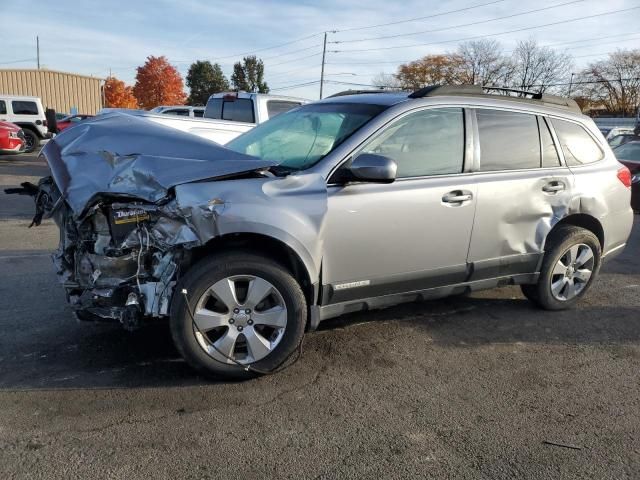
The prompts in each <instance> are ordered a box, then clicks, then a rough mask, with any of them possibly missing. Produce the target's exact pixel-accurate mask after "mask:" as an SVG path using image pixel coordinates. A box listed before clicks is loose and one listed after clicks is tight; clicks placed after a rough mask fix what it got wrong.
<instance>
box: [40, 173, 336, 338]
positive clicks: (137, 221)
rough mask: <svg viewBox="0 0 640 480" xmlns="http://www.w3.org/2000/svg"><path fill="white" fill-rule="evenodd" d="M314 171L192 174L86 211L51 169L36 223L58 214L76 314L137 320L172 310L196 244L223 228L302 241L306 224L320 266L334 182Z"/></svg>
mask: <svg viewBox="0 0 640 480" xmlns="http://www.w3.org/2000/svg"><path fill="white" fill-rule="evenodd" d="M306 177H307V178H305V179H304V180H300V179H293V178H291V177H289V178H285V179H276V178H239V179H236V180H233V181H225V182H219V181H210V182H196V183H189V184H185V185H180V186H178V187H176V188H175V189H172V190H171V194H170V195H169V196H168V197H167V198H164V199H163V200H162V201H161V202H156V203H150V202H146V201H142V200H131V199H109V200H101V201H98V202H97V203H95V204H94V205H92V206H91V207H89V208H87V209H85V211H84V212H83V213H82V215H80V216H76V215H74V212H73V210H72V209H71V208H70V207H69V205H68V203H67V202H65V201H64V196H63V194H62V193H61V192H60V191H59V190H58V188H57V186H56V184H55V182H54V181H53V180H52V179H51V178H50V177H48V178H45V179H43V180H41V181H40V183H39V185H38V186H37V187H36V186H33V185H31V186H30V187H29V188H30V189H31V191H32V192H33V191H34V189H36V188H37V194H36V196H35V198H36V200H37V207H36V210H37V213H36V217H35V219H34V222H35V223H36V224H39V223H40V221H41V220H42V219H43V218H44V219H46V218H53V220H54V221H55V223H56V224H57V225H58V227H59V229H60V242H59V245H58V248H57V250H56V251H55V252H54V253H53V255H52V258H53V263H54V265H55V270H56V274H57V276H58V278H59V280H60V281H61V283H62V284H63V286H64V288H65V290H66V293H67V298H68V301H69V304H70V305H71V307H72V308H73V309H74V311H75V313H76V316H77V317H78V318H79V319H82V320H102V321H116V322H120V323H122V325H123V326H124V327H125V328H127V329H134V328H136V327H138V326H139V324H140V323H141V321H143V320H145V319H152V318H162V317H166V316H168V315H169V311H170V304H171V298H172V296H173V294H174V292H175V288H176V283H177V281H178V280H179V278H180V277H181V275H183V274H184V273H185V272H186V271H187V270H188V268H189V267H190V266H191V264H192V263H193V252H194V249H195V248H196V247H202V246H204V245H206V244H207V243H208V242H209V241H211V240H212V239H214V238H216V237H219V236H221V235H229V234H233V233H248V232H256V233H257V232H261V233H263V234H265V233H268V234H269V235H272V236H273V237H275V238H278V237H280V239H281V240H282V241H284V242H289V243H293V242H295V241H296V240H295V238H294V237H293V236H290V237H288V235H290V233H288V232H286V231H285V230H286V227H287V226H289V227H290V228H293V229H295V230H296V231H298V232H304V233H303V234H302V235H303V237H304V235H306V236H308V238H303V239H302V241H301V242H300V245H297V248H296V249H297V251H298V252H300V257H301V258H302V261H303V262H304V263H305V265H306V266H307V268H308V270H309V272H310V274H312V275H313V274H314V273H313V272H314V271H315V270H314V268H315V265H319V263H320V255H321V253H320V252H321V242H320V241H319V240H318V239H320V238H322V227H323V222H324V218H325V214H326V203H327V202H326V186H325V183H324V181H323V179H322V178H321V177H320V176H317V177H316V176H306ZM301 189H304V191H305V195H303V196H302V200H301V199H300V196H296V197H295V198H296V199H297V202H292V199H293V197H292V196H291V194H292V192H296V191H298V192H299V191H300V190H301ZM300 202H302V204H303V205H300ZM301 207H302V208H301ZM279 225H280V226H281V228H278V226H279ZM270 229H271V230H270ZM303 244H307V245H314V247H315V248H314V249H313V250H309V249H305V248H304V246H303Z"/></svg>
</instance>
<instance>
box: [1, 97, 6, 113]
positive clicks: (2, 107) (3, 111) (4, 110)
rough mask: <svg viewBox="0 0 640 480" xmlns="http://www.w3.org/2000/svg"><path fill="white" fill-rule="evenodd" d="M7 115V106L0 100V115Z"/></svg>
mask: <svg viewBox="0 0 640 480" xmlns="http://www.w3.org/2000/svg"><path fill="white" fill-rule="evenodd" d="M6 114H7V104H6V103H5V102H4V100H0V115H6Z"/></svg>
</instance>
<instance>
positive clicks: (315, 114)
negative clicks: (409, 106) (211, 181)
mask: <svg viewBox="0 0 640 480" xmlns="http://www.w3.org/2000/svg"><path fill="white" fill-rule="evenodd" d="M385 108H387V107H385V106H382V105H365V104H359V103H317V104H310V105H305V106H303V107H300V108H297V109H295V110H290V111H289V112H286V113H282V114H280V115H278V116H277V117H274V118H272V119H271V120H269V121H267V122H265V123H263V124H261V125H258V126H257V127H255V128H254V129H252V130H249V131H248V132H247V133H245V134H244V135H241V136H239V137H238V138H236V139H234V140H232V141H231V142H229V143H228V144H226V145H225V146H226V147H227V148H230V149H231V150H234V151H236V152H239V153H245V154H248V155H253V156H255V157H260V158H263V159H266V160H273V161H276V162H278V165H279V166H280V167H286V168H287V169H288V170H304V169H306V168H309V167H311V166H313V165H315V164H316V163H317V162H318V161H320V159H322V158H323V157H324V156H325V155H327V154H328V153H329V152H331V151H332V150H333V149H335V148H336V147H337V146H338V145H340V144H341V143H342V142H343V141H345V140H346V139H347V138H348V137H349V136H351V135H352V134H353V133H354V132H355V131H356V130H358V129H359V128H360V127H362V126H363V125H364V124H365V123H367V122H368V121H369V120H371V119H372V118H373V117H375V116H376V115H378V114H379V113H380V112H382V111H383V110H384V109H385Z"/></svg>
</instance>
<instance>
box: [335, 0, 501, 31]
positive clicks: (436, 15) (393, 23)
mask: <svg viewBox="0 0 640 480" xmlns="http://www.w3.org/2000/svg"><path fill="white" fill-rule="evenodd" d="M504 1H505V0H495V1H493V2H487V3H480V4H478V5H472V6H470V7H465V8H458V9H456V10H449V11H447V12H441V13H435V14H432V15H426V16H424V17H413V18H408V19H405V20H398V21H397V22H389V23H379V24H377V25H366V26H364V27H353V28H343V29H342V30H330V31H331V32H332V33H343V32H353V31H355V30H365V29H368V28H378V27H387V26H389V25H399V24H401V23H409V22H417V21H418V20H426V19H427V18H435V17H442V16H444V15H449V14H451V13H458V12H464V11H467V10H473V9H474V8H480V7H486V6H487V5H494V4H496V3H502V2H504Z"/></svg>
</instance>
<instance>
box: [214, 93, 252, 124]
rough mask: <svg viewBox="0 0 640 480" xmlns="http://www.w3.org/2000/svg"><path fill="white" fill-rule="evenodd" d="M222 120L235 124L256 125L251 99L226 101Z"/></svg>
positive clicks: (223, 106)
mask: <svg viewBox="0 0 640 480" xmlns="http://www.w3.org/2000/svg"><path fill="white" fill-rule="evenodd" d="M222 119H223V120H231V121H233V122H244V123H254V122H255V119H254V118H253V101H252V100H251V99H249V98H238V99H236V100H233V101H225V102H224V103H223V105H222Z"/></svg>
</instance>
